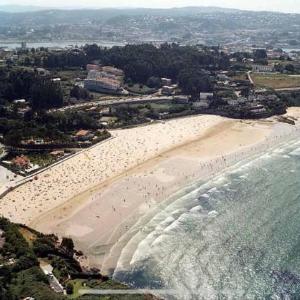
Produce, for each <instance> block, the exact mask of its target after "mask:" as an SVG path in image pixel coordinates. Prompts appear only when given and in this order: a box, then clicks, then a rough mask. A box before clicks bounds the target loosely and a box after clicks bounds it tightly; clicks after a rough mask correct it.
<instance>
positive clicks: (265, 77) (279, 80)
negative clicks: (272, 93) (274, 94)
mask: <svg viewBox="0 0 300 300" xmlns="http://www.w3.org/2000/svg"><path fill="white" fill-rule="evenodd" d="M251 77H252V79H253V81H254V82H255V85H257V86H261V87H267V88H272V89H282V88H296V87H300V76H291V75H285V74H260V73H253V74H251Z"/></svg>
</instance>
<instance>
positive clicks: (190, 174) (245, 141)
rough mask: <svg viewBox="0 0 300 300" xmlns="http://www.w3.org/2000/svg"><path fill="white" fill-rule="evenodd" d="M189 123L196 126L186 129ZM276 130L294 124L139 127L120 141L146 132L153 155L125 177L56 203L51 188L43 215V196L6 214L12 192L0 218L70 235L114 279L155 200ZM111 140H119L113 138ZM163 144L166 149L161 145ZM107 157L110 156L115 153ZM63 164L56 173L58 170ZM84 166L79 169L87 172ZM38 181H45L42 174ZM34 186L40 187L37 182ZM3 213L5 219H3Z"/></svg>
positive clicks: (184, 122)
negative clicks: (125, 249)
mask: <svg viewBox="0 0 300 300" xmlns="http://www.w3.org/2000/svg"><path fill="white" fill-rule="evenodd" d="M290 111H291V113H292V114H296V115H297V116H300V111H298V110H297V109H295V110H293V111H292V110H290ZM202 121H206V122H207V123H206V126H200V123H201V122H202ZM178 123H180V124H178ZM194 123H196V124H197V125H195V124H194ZM190 126H194V127H196V128H193V130H191V129H190ZM197 126H198V127H197ZM186 127H187V128H188V129H187V128H186ZM274 128H275V129H276V130H274ZM281 128H282V134H283V136H284V135H285V134H287V133H288V132H289V131H291V129H290V128H293V127H291V126H290V125H286V124H282V123H280V124H279V123H277V122H276V121H275V120H274V119H268V120H261V121H249V120H243V121H240V120H231V119H226V118H222V117H216V116H196V117H189V118H184V119H180V120H178V119H177V120H170V121H168V122H165V124H154V125H149V126H146V127H144V128H136V129H128V130H127V129H126V130H122V132H123V133H124V134H125V138H126V139H128V138H129V139H130V138H137V140H138V139H139V137H136V136H135V137H134V135H133V136H132V135H131V133H132V130H134V131H135V132H134V133H135V134H136V131H140V130H142V133H144V134H150V136H151V137H152V138H153V140H151V142H149V141H146V143H147V142H149V143H150V147H152V149H151V150H152V152H151V151H150V152H151V155H149V156H146V155H144V157H143V158H144V159H143V158H141V157H140V155H142V156H143V154H144V153H143V152H142V153H140V151H138V150H139V149H136V150H135V151H136V152H138V156H139V157H138V159H136V160H135V164H132V166H131V167H130V168H128V165H127V168H124V170H123V172H119V173H117V172H115V173H114V174H115V176H110V177H108V178H107V179H106V180H102V181H101V180H100V181H99V182H98V183H97V184H95V185H93V186H85V189H83V188H81V192H78V193H77V195H76V194H75V196H73V197H71V198H70V197H69V198H68V199H66V197H61V199H59V200H58V201H55V200H57V198H55V193H53V192H55V188H54V190H53V191H52V190H48V192H47V193H46V197H47V196H48V197H50V196H51V197H52V203H51V204H52V207H50V208H48V207H49V206H50V205H49V206H48V207H47V206H44V207H43V208H44V209H43V211H42V212H40V211H39V210H38V209H34V206H35V205H36V204H37V202H38V200H39V199H40V198H41V197H38V199H36V198H35V199H32V204H31V206H29V209H31V211H30V212H31V214H30V215H28V211H26V210H25V211H24V208H23V211H22V206H23V207H24V206H25V205H24V204H23V203H22V199H21V198H19V199H17V203H18V205H20V210H18V211H15V212H14V214H12V211H13V209H12V208H13V206H14V202H10V201H13V200H15V199H14V198H13V197H14V196H16V195H20V194H22V191H18V190H17V191H15V192H14V193H12V194H9V195H8V196H7V197H5V200H6V201H7V203H5V204H6V206H5V207H3V206H2V207H1V208H0V213H1V214H3V215H5V216H6V217H9V218H10V219H12V220H18V219H21V220H22V222H24V223H26V225H29V226H32V227H33V228H34V229H38V230H40V231H42V232H44V233H55V234H58V235H59V236H70V237H71V238H73V239H74V242H75V245H76V247H77V248H80V249H82V250H83V252H84V253H85V254H86V255H87V256H88V260H87V262H86V263H87V264H89V265H92V266H97V267H100V269H101V272H103V273H104V274H112V270H113V269H114V267H115V266H116V264H117V261H118V257H119V255H120V253H121V251H122V249H123V246H124V245H126V243H127V242H128V240H130V237H131V236H132V234H133V233H130V229H131V228H132V226H134V224H136V222H138V221H139V219H140V218H143V217H145V216H147V215H151V212H152V211H154V210H155V209H156V208H157V206H158V205H159V204H160V203H163V201H164V200H166V199H169V198H170V197H172V195H174V193H176V192H178V191H180V190H181V189H182V188H184V187H187V186H189V185H190V184H192V183H193V182H195V181H196V180H199V179H203V180H204V179H207V178H209V177H210V176H212V175H213V174H217V173H218V172H220V171H222V170H224V169H225V168H227V167H230V166H231V165H233V164H234V163H235V162H238V161H240V160H241V159H243V158H244V157H247V156H248V155H250V154H253V153H254V152H255V151H260V150H259V149H260V148H261V147H262V148H264V147H265V146H266V147H268V145H269V144H274V143H275V140H276V138H275V137H276V136H275V133H274V131H277V132H276V134H279V133H278V132H279V131H280V130H279V131H278V129H281ZM294 128H295V127H294ZM172 130H178V131H179V132H177V133H176V134H173V137H172V139H170V140H169V141H168V143H165V142H164V141H162V140H161V139H162V136H163V137H166V136H168V134H169V133H170V132H171V133H172ZM185 130H189V134H188V138H187V136H185V138H183V135H182V132H183V133H185ZM148 131H149V132H150V133H149V132H148ZM165 131H167V134H166V132H165ZM116 132H117V133H119V131H116ZM147 132H148V133H147ZM138 133H139V132H138ZM165 134H166V135H165ZM128 135H129V136H128ZM272 135H273V137H272ZM119 137H120V136H119ZM114 140H116V141H117V140H118V137H117V138H116V139H114ZM157 140H158V141H160V142H161V144H159V146H158V148H159V149H158V150H156V148H155V147H154V148H153V145H156V141H157ZM112 143H113V144H114V142H112ZM264 143H265V144H264ZM110 144H111V143H110ZM162 144H163V145H162ZM166 144H168V146H169V147H166ZM127 145H128V143H127ZM137 145H138V147H139V146H140V147H145V146H146V148H145V149H148V144H147V145H143V146H142V145H141V144H139V143H137ZM109 146H112V145H109ZM162 146H164V147H162ZM108 148H109V147H108ZM96 150H97V151H98V152H99V151H101V148H100V147H99V148H97V147H96ZM125 150H126V149H125ZM154 150H156V151H154ZM91 152H93V150H91ZM108 154H109V153H106V155H108ZM125 154H126V155H125V157H124V158H127V156H130V155H134V154H135V153H130V152H129V151H128V152H125ZM153 154H154V155H153ZM82 155H83V156H84V154H82ZM87 155H88V156H90V155H91V153H89V152H88V154H87ZM97 158H98V157H97V156H96V159H97ZM146 158H147V159H146ZM90 159H91V158H90ZM112 159H116V158H115V156H114V155H113V157H112ZM92 160H93V159H92ZM71 162H73V163H78V166H79V169H81V170H82V168H80V167H82V165H80V163H83V161H82V157H81V159H80V158H78V157H77V158H75V160H74V161H72V160H71ZM63 164H64V163H63ZM63 164H62V165H61V166H58V168H62V169H64V167H65V166H64V165H63ZM83 166H85V164H83ZM87 169H88V168H87ZM87 169H84V170H83V171H82V172H86V171H87ZM53 171H55V168H54V170H53ZM98 171H99V170H98ZM45 173H47V172H45ZM112 173H113V172H112ZM46 175H47V174H46ZM77 175H78V176H80V175H82V174H77ZM43 178H46V179H47V178H48V176H46V177H43ZM38 183H40V182H37V183H36V184H38ZM42 183H44V182H42ZM46 183H47V180H46ZM46 183H44V184H46ZM62 183H63V184H65V182H62ZM48 185H49V183H48ZM74 185H76V183H75V184H74ZM24 189H25V194H26V193H27V195H28V194H29V195H30V192H31V189H30V187H27V186H26V185H24ZM26 189H27V190H26ZM57 189H58V188H57ZM67 192H68V189H65V194H67ZM13 194H15V195H13ZM61 196H64V195H63V194H62V195H61ZM23 197H24V196H23ZM42 198H43V197H42ZM18 200H19V201H18ZM2 201H3V200H2ZM15 201H16V200H15ZM166 201H167V200H166ZM25 207H26V206H25ZM8 212H10V216H7V214H8ZM32 212H34V213H35V215H33V214H32ZM135 230H138V229H135ZM129 257H130V255H129Z"/></svg>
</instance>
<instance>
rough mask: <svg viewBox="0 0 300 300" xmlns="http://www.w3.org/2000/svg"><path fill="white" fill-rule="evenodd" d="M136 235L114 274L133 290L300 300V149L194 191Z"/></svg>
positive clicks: (271, 154)
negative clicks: (147, 289)
mask: <svg viewBox="0 0 300 300" xmlns="http://www.w3.org/2000/svg"><path fill="white" fill-rule="evenodd" d="M145 218H147V217H145ZM134 230H135V231H134V232H135V234H133V235H132V238H131V239H130V241H129V242H128V243H127V246H126V247H124V249H123V251H122V254H121V256H120V258H119V262H118V266H117V268H116V270H115V273H114V278H115V279H118V280H121V281H123V282H126V283H128V284H130V285H132V286H133V287H136V288H150V289H166V290H169V291H172V292H173V294H165V295H161V296H162V297H163V298H164V299H298V298H300V142H299V141H298V140H291V141H289V142H288V143H285V144H284V145H281V146H280V147H277V148H273V149H270V150H269V151H267V152H264V153H263V154H261V155H257V156H255V157H252V158H251V159H248V160H247V161H242V162H240V163H237V164H236V165H235V166H234V167H233V168H231V169H230V170H227V171H226V172H223V173H220V174H219V175H218V176H216V177H214V178H212V179H210V180H208V181H206V182H197V183H195V184H194V185H193V186H191V187H189V188H188V189H186V190H184V191H181V192H180V193H178V194H177V195H175V196H174V197H173V198H172V199H171V200H170V201H166V202H165V203H163V204H161V205H160V207H159V209H157V211H156V212H155V214H152V215H151V216H150V217H149V216H148V219H144V220H141V222H140V223H138V224H136V228H135V229H134Z"/></svg>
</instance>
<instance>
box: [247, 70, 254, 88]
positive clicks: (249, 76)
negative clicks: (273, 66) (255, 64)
mask: <svg viewBox="0 0 300 300" xmlns="http://www.w3.org/2000/svg"><path fill="white" fill-rule="evenodd" d="M247 77H248V80H249V81H250V82H251V84H253V85H255V83H254V81H253V79H252V77H251V71H248V72H247Z"/></svg>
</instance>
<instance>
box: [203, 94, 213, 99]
mask: <svg viewBox="0 0 300 300" xmlns="http://www.w3.org/2000/svg"><path fill="white" fill-rule="evenodd" d="M213 97H214V93H200V100H212V99H213Z"/></svg>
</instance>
